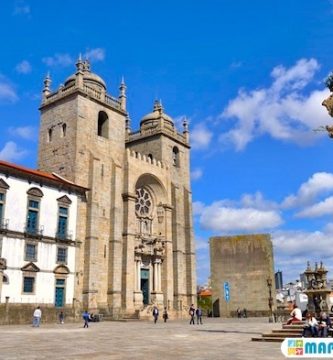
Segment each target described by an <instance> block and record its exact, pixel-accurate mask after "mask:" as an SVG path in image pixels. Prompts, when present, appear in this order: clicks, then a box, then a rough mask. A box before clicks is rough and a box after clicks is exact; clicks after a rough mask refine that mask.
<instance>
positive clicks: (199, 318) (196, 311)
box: [188, 304, 202, 325]
mask: <svg viewBox="0 0 333 360" xmlns="http://www.w3.org/2000/svg"><path fill="white" fill-rule="evenodd" d="M188 313H189V315H190V316H191V320H190V325H191V324H193V325H194V324H195V322H194V317H195V316H196V318H197V324H198V325H199V324H201V325H202V310H201V308H200V307H198V308H197V309H195V307H194V304H192V305H191V306H190V310H189V312H188Z"/></svg>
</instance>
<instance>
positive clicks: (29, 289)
mask: <svg viewBox="0 0 333 360" xmlns="http://www.w3.org/2000/svg"><path fill="white" fill-rule="evenodd" d="M34 285H35V278H34V277H31V276H24V277H23V292H24V293H25V294H32V293H33V292H34Z"/></svg>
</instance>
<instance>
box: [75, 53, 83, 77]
mask: <svg viewBox="0 0 333 360" xmlns="http://www.w3.org/2000/svg"><path fill="white" fill-rule="evenodd" d="M75 65H76V69H77V71H78V72H82V71H83V67H84V63H83V61H82V55H81V53H80V54H79V58H78V59H77V62H76V64H75Z"/></svg>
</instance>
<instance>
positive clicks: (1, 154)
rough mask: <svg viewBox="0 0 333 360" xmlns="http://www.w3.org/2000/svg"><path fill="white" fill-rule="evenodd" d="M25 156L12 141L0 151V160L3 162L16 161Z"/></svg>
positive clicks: (24, 152)
mask: <svg viewBox="0 0 333 360" xmlns="http://www.w3.org/2000/svg"><path fill="white" fill-rule="evenodd" d="M26 155H27V151H26V150H23V149H19V148H18V146H17V145H16V143H14V142H13V141H8V142H7V143H6V144H5V146H4V147H3V148H2V149H1V150H0V159H2V160H5V161H17V160H19V159H21V158H22V157H24V156H26Z"/></svg>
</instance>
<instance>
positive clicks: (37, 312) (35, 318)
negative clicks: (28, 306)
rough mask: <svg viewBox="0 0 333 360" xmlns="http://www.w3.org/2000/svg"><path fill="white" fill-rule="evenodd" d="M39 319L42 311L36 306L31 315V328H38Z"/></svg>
mask: <svg viewBox="0 0 333 360" xmlns="http://www.w3.org/2000/svg"><path fill="white" fill-rule="evenodd" d="M41 318H42V310H41V309H40V307H39V306H37V308H36V309H35V311H34V314H33V320H32V326H33V327H39V325H40V321H41Z"/></svg>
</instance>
